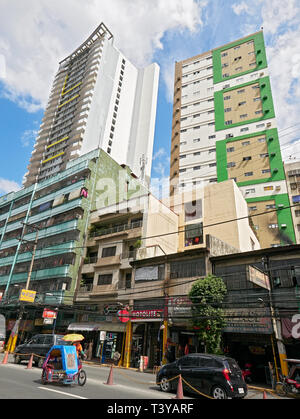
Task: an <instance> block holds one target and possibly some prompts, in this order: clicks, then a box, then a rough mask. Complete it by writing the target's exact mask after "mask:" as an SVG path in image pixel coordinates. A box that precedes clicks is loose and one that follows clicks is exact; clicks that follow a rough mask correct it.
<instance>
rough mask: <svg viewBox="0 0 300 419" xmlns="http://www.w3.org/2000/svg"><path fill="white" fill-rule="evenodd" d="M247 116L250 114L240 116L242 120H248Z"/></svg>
mask: <svg viewBox="0 0 300 419" xmlns="http://www.w3.org/2000/svg"><path fill="white" fill-rule="evenodd" d="M247 116H248V114H247V113H244V114H243V115H240V118H241V119H244V118H247Z"/></svg>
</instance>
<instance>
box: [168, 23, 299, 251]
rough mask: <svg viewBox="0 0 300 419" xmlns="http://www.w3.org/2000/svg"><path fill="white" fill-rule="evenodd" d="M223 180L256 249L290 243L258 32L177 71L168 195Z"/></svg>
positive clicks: (284, 191) (281, 171)
mask: <svg viewBox="0 0 300 419" xmlns="http://www.w3.org/2000/svg"><path fill="white" fill-rule="evenodd" d="M228 179H233V180H235V182H236V183H237V185H238V187H239V188H240V190H241V192H242V194H243V196H244V197H245V199H246V201H247V203H248V207H249V214H250V216H251V218H252V222H253V228H254V229H255V230H256V233H257V236H258V238H259V241H260V244H261V247H263V248H265V247H271V246H280V245H282V244H290V243H294V242H295V233H294V227H293V221H292V215H291V210H290V208H289V206H290V203H289V197H288V193H287V187H286V181H285V172H284V166H283V162H282V157H281V151H280V143H279V137H278V131H277V126H276V118H275V112H274V104H273V99H272V92H271V84H270V78H269V72H268V64H267V58H266V50H265V44H264V37H263V32H262V31H260V32H257V33H255V34H252V35H249V36H247V37H245V38H242V39H239V40H237V41H235V42H232V43H230V44H227V45H224V46H222V47H220V48H216V49H214V50H212V51H208V52H205V53H203V54H201V55H197V56H195V57H192V58H189V59H187V60H184V61H181V62H178V63H176V65H175V87H174V113H173V126H172V145H171V168H170V181H171V187H170V192H171V194H174V193H175V192H176V190H178V189H179V190H180V189H184V188H193V187H194V186H196V185H199V184H201V183H203V182H209V183H216V182H223V181H225V180H228ZM261 213H263V214H262V215H260V214H261Z"/></svg>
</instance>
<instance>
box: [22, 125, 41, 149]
mask: <svg viewBox="0 0 300 419" xmlns="http://www.w3.org/2000/svg"><path fill="white" fill-rule="evenodd" d="M37 133H38V130H35V129H28V130H26V131H24V132H23V134H22V136H21V143H22V147H29V146H33V144H34V143H35V139H36V136H37Z"/></svg>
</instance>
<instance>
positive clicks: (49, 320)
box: [43, 317, 54, 325]
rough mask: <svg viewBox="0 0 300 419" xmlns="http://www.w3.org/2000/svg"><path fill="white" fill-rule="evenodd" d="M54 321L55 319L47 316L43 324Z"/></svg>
mask: <svg viewBox="0 0 300 419" xmlns="http://www.w3.org/2000/svg"><path fill="white" fill-rule="evenodd" d="M53 322H54V319H53V318H52V319H49V318H47V317H45V318H44V322H43V324H47V325H48V324H53Z"/></svg>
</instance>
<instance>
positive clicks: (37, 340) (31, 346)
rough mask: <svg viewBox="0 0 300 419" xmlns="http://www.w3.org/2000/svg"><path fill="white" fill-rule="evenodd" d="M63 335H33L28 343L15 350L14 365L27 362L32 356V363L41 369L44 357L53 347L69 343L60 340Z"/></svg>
mask: <svg viewBox="0 0 300 419" xmlns="http://www.w3.org/2000/svg"><path fill="white" fill-rule="evenodd" d="M63 337H64V336H63V335H35V336H33V337H32V338H31V339H30V341H29V342H27V343H24V344H23V345H19V346H17V347H16V349H15V353H14V361H15V364H20V363H21V362H22V361H24V360H26V361H29V359H30V356H31V354H34V356H33V361H34V362H35V364H36V365H37V366H38V367H40V368H41V367H42V366H43V363H44V360H45V356H46V355H47V353H48V352H49V351H50V349H51V348H52V346H54V345H69V344H70V343H68V342H65V341H64V340H62V338H63Z"/></svg>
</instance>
